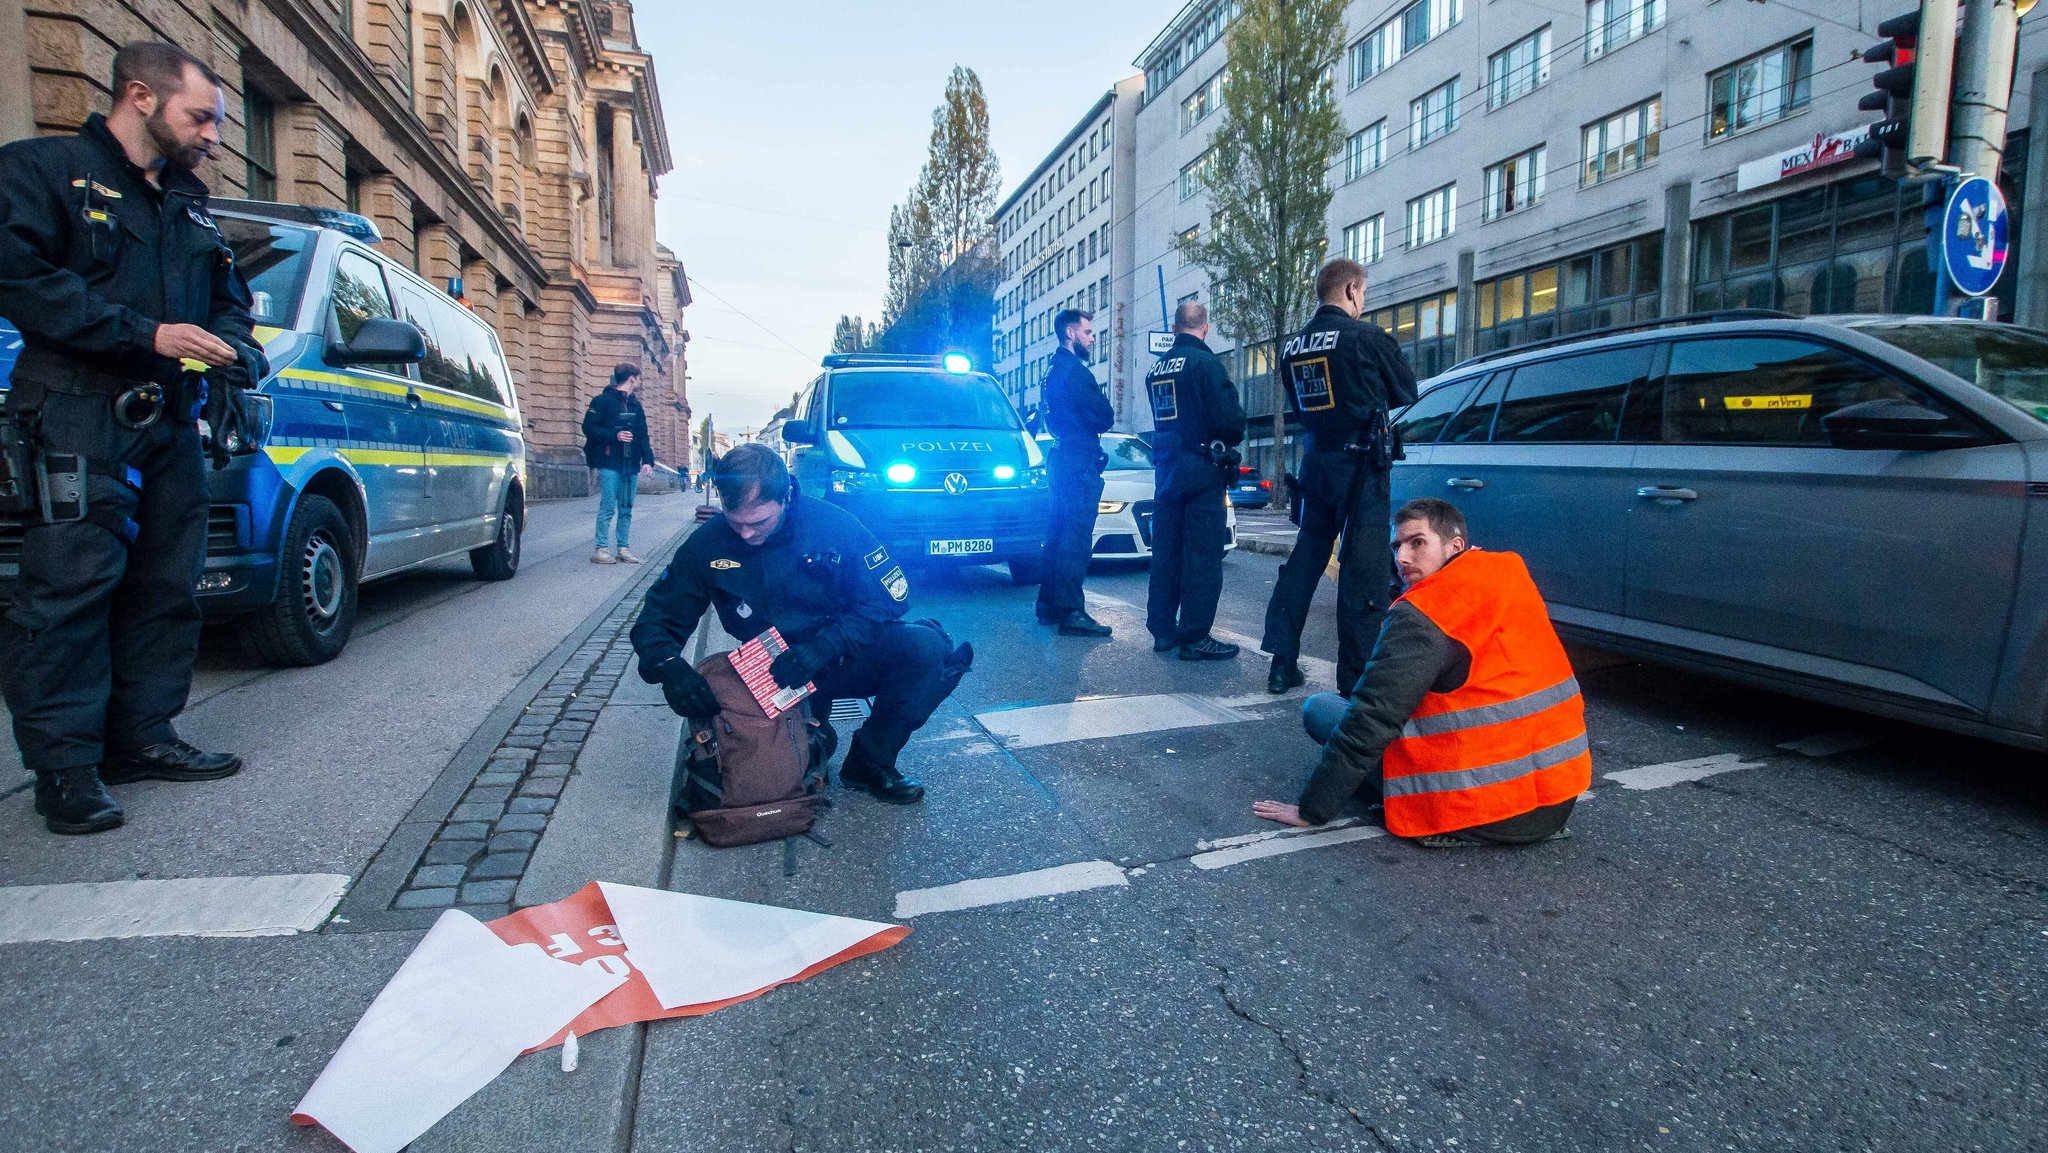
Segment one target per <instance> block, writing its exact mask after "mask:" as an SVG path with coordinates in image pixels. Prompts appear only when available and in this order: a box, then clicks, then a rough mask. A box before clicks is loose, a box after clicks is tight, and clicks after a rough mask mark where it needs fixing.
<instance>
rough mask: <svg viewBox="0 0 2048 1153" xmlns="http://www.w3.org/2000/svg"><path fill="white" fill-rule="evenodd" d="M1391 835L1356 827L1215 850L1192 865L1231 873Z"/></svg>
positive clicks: (1372, 827)
mask: <svg viewBox="0 0 2048 1153" xmlns="http://www.w3.org/2000/svg"><path fill="white" fill-rule="evenodd" d="M1386 835H1387V831H1386V830H1385V829H1382V828H1380V827H1379V826H1378V825H1354V826H1352V827H1350V828H1348V829H1333V830H1329V831H1326V832H1319V833H1305V834H1302V835H1300V836H1282V837H1276V838H1273V839H1270V840H1264V841H1255V842H1253V843H1251V844H1248V845H1234V846H1232V847H1230V848H1228V849H1215V850H1212V851H1210V852H1207V853H1196V854H1195V855H1194V856H1192V857H1190V858H1188V863H1189V864H1191V865H1193V866H1194V867H1195V868H1197V869H1227V868H1229V867H1230V866H1232V865H1242V864H1244V863H1245V862H1246V861H1257V860H1263V859H1264V858H1266V857H1278V856H1282V855H1284V854H1286V853H1299V852H1302V851H1303V850H1305V849H1323V848H1328V847H1329V846H1331V845H1343V844H1348V843H1350V842H1352V841H1370V840H1372V839H1373V838H1375V837H1384V836H1386Z"/></svg>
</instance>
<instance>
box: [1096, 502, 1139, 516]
mask: <svg viewBox="0 0 2048 1153" xmlns="http://www.w3.org/2000/svg"><path fill="white" fill-rule="evenodd" d="M1129 507H1131V502H1130V501H1127V500H1103V501H1097V502H1095V515H1097V516H1115V515H1116V514H1117V513H1120V512H1122V511H1124V510H1125V509H1127V508H1129Z"/></svg>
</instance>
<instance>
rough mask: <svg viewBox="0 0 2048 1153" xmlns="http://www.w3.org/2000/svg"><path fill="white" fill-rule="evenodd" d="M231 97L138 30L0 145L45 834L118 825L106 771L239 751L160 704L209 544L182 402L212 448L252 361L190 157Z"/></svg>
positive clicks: (185, 639) (180, 764)
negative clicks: (101, 93)
mask: <svg viewBox="0 0 2048 1153" xmlns="http://www.w3.org/2000/svg"><path fill="white" fill-rule="evenodd" d="M225 115H226V110H225V105H224V102H223V100H222V96H221V87H220V79H219V77H217V76H216V75H214V73H213V72H212V71H211V70H209V69H208V68H207V67H206V65H205V64H204V63H202V62H201V61H200V60H199V59H198V58H197V57H194V56H192V55H191V54H190V53H187V52H185V51H183V50H182V49H179V48H177V47H174V46H172V45H169V44H161V43H155V42H137V43H133V44H129V45H127V46H126V47H124V48H122V49H121V50H120V51H119V52H117V53H116V54H115V56H114V75H113V108H112V111H110V112H109V113H108V114H106V115H104V116H101V115H98V114H95V115H93V116H92V117H90V118H88V119H87V120H86V122H85V125H84V127H82V128H80V129H79V130H78V134H77V135H75V136H67V137H46V138H42V139H36V140H23V141H18V142H16V143H14V144H10V145H8V146H6V147H5V148H4V149H0V316H6V317H7V318H8V319H9V320H11V321H13V322H14V324H15V326H16V327H18V328H19V329H20V330H21V334H22V342H23V348H22V351H21V355H20V359H19V360H18V361H17V362H16V364H15V366H14V372H13V388H12V393H11V395H10V397H9V399H8V402H7V403H8V411H7V416H6V420H5V421H4V422H0V426H4V427H0V450H4V451H0V511H4V512H6V513H7V514H9V515H11V516H14V517H18V518H20V519H21V520H22V521H23V535H22V541H21V577H20V581H19V583H18V584H17V585H16V587H15V590H14V601H13V604H12V605H10V606H9V607H8V609H7V613H6V617H5V623H4V625H0V680H4V688H5V692H6V698H7V705H8V708H9V710H10V711H11V712H12V713H13V716H14V739H15V743H16V744H17V745H18V746H19V747H20V749H21V759H22V762H23V764H24V765H26V766H27V767H28V768H29V769H31V770H33V771H34V772H35V774H36V786H35V810H36V812H37V813H39V814H40V815H41V816H42V817H43V819H44V822H45V824H46V825H47V826H48V827H49V828H50V830H51V831H52V832H57V833H93V832H98V831H100V830H102V829H111V828H113V827H115V826H116V825H119V824H120V823H121V821H122V819H123V813H122V809H121V806H120V804H119V803H118V802H116V801H115V800H114V798H113V797H112V796H110V795H108V793H107V790H106V787H105V786H107V785H110V784H113V785H118V784H124V783H126V782H129V781H139V780H161V781H202V780H212V779H215V778H218V777H225V776H229V775H231V774H233V773H235V772H237V771H238V770H240V768H241V767H242V761H241V758H240V757H237V756H234V755H232V754H229V753H208V752H202V751H200V750H199V749H196V748H194V747H192V746H191V745H189V744H187V743H185V742H184V741H182V740H180V739H179V738H178V735H177V732H176V731H175V730H174V729H173V728H172V726H171V721H172V718H174V717H176V716H177V715H178V714H179V713H180V712H182V711H183V710H184V707H185V700H186V697H187V695H188V694H189V693H190V691H191V687H192V661H193V657H194V655H195V653H196V651H197V649H198V644H199V603H198V600H197V598H196V596H195V594H194V585H195V583H196V582H197V581H198V579H199V575H200V572H201V568H202V566H203V564H204V562H205V558H206V519H207V486H206V475H205V472H204V471H203V468H202V465H201V456H202V444H201V440H200V434H199V432H198V430H197V427H196V424H195V421H196V420H197V418H198V417H199V416H200V415H202V414H203V415H205V416H206V417H207V418H208V420H209V422H210V423H211V424H212V428H213V430H214V432H215V434H216V435H215V447H214V449H213V453H214V463H215V467H221V466H222V465H224V464H225V463H226V448H225V446H226V444H227V443H228V442H229V440H230V437H229V435H228V434H229V431H230V428H231V426H232V424H233V416H234V414H235V412H236V403H235V402H236V399H237V393H238V391H239V389H241V388H244V387H248V386H250V385H252V384H254V383H256V382H257V381H259V380H260V379H261V377H262V375H263V373H264V371H265V369H264V364H263V354H262V352H261V350H260V348H259V347H258V345H257V344H256V342H255V340H254V338H253V337H252V336H251V331H250V326H251V321H250V316H249V306H250V295H249V289H248V286H247V285H246V284H245V283H244V282H243V280H242V276H241V274H240V272H238V271H237V270H236V268H235V263H234V254H233V252H232V251H231V250H230V249H229V247H228V245H227V243H226V241H225V240H223V239H222V237H221V234H220V230H219V229H218V228H217V227H215V225H214V223H213V218H212V217H211V216H209V215H208V214H207V209H206V195H207V194H206V186H205V185H203V184H201V183H200V182H199V179H198V177H196V176H194V175H193V169H194V168H195V167H197V166H198V165H199V164H200V163H201V162H203V161H204V160H206V159H207V157H208V156H210V155H211V154H212V153H213V151H214V150H215V149H216V148H218V147H219V146H220V126H221V122H222V120H223V119H224V117H225ZM181 361H186V362H192V361H196V362H200V363H202V364H204V365H205V366H207V372H206V373H205V374H204V375H203V376H202V375H201V374H199V373H197V372H194V373H187V372H185V371H184V370H183V369H182V368H181V367H180V362H181ZM209 388H210V392H211V403H208V394H209Z"/></svg>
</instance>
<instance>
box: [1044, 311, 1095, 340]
mask: <svg viewBox="0 0 2048 1153" xmlns="http://www.w3.org/2000/svg"><path fill="white" fill-rule="evenodd" d="M1094 319H1095V314H1094V313H1092V312H1089V311H1087V310H1085V309H1080V308H1062V309H1060V310H1059V311H1058V312H1055V313H1053V316H1052V338H1053V339H1054V340H1057V341H1060V342H1062V343H1064V342H1065V341H1066V339H1067V329H1069V328H1071V327H1073V326H1074V325H1077V324H1079V323H1081V322H1082V321H1084V320H1094Z"/></svg>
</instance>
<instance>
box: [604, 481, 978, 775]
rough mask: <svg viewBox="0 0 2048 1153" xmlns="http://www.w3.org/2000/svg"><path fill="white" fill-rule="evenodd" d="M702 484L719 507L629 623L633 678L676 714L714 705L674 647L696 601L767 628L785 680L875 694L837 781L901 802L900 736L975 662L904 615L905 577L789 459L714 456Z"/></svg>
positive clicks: (699, 713)
mask: <svg viewBox="0 0 2048 1153" xmlns="http://www.w3.org/2000/svg"><path fill="white" fill-rule="evenodd" d="M711 484H712V485H713V487H715V488H716V489H717V490H718V499H719V503H720V504H721V505H722V506H723V507H724V515H723V516H719V517H714V518H712V519H711V520H708V521H705V522H704V523H703V524H702V525H700V526H698V528H697V530H696V531H695V532H692V533H691V534H690V539H688V540H686V541H684V542H683V547H682V548H681V549H680V550H678V551H677V553H676V557H675V560H674V561H673V562H671V563H670V565H669V566H668V569H667V571H665V572H663V573H662V574H661V579H660V580H658V581H656V582H655V583H654V587H653V588H651V589H649V590H648V591H647V600H646V603H645V604H643V605H642V606H641V608H640V620H639V621H638V622H637V623H636V624H634V626H633V650H634V652H636V653H637V654H639V657H640V676H641V678H642V679H643V680H645V681H647V682H648V683H649V684H659V685H661V686H662V692H663V695H664V696H666V697H667V698H668V703H669V707H670V708H672V709H674V710H675V711H676V712H677V713H678V714H680V715H682V716H686V717H696V718H703V717H708V716H711V715H712V714H714V713H716V712H717V711H718V701H717V699H716V698H715V697H714V696H713V695H712V692H711V686H710V685H709V684H708V683H707V682H706V681H705V680H704V677H703V675H702V674H700V673H698V672H697V670H696V669H695V668H694V667H692V665H691V663H690V660H689V657H688V656H687V654H686V653H685V652H684V645H686V644H687V643H688V642H689V639H690V634H691V633H693V632H694V631H696V628H697V622H698V621H699V620H701V619H702V618H703V616H704V610H705V609H706V608H707V607H715V608H716V609H717V610H718V622H719V624H720V625H722V626H724V628H725V631H726V632H728V633H731V634H732V635H733V636H734V637H735V638H737V639H739V640H740V641H742V642H744V641H749V640H752V639H753V638H755V637H757V636H759V635H761V634H762V633H764V632H766V631H767V630H768V629H769V628H770V627H771V626H772V627H774V628H775V629H777V630H778V631H780V632H781V634H782V637H783V639H784V640H785V641H787V642H789V646H790V647H789V651H788V652H785V653H783V654H782V655H781V656H779V657H777V658H775V663H774V664H773V665H771V666H769V673H770V675H772V676H773V677H774V678H775V682H776V683H777V684H779V685H781V686H783V687H784V688H795V687H797V686H799V685H802V684H804V683H806V682H812V683H815V684H816V685H817V693H816V696H815V698H814V699H813V702H812V707H813V709H814V710H815V712H816V714H817V715H818V716H820V717H823V716H826V715H829V714H830V712H831V709H832V702H833V701H834V700H835V699H840V698H847V697H873V698H874V702H875V704H874V712H873V714H872V715H871V716H869V717H868V720H867V723H866V724H864V725H862V726H861V727H860V730H859V731H858V732H856V733H854V735H853V741H852V743H851V745H850V747H849V748H848V749H847V753H846V759H845V761H844V762H842V763H841V765H840V769H839V780H840V783H841V784H843V785H846V786H847V787H848V788H853V789H860V790H863V791H865V792H867V793H870V794H872V795H873V796H874V797H875V798H876V799H877V800H882V801H887V802H889V803H891V804H896V805H909V804H915V803H916V802H918V801H920V800H922V799H923V798H924V787H923V786H922V785H919V784H918V783H917V782H916V781H913V780H909V779H907V778H906V777H904V776H903V774H902V773H901V772H899V771H898V770H897V768H896V758H897V756H898V755H899V754H901V753H902V751H903V746H904V745H905V744H907V743H908V742H909V740H910V734H912V733H914V732H916V731H917V730H918V729H920V728H922V727H923V726H924V723H925V722H926V721H928V720H930V719H931V715H932V712H933V710H935V709H937V708H938V707H939V704H940V703H941V702H943V701H944V700H945V699H946V698H947V697H948V696H950V695H951V694H952V692H953V689H954V687H955V686H956V685H958V684H959V683H960V678H961V677H962V676H963V675H965V674H966V672H967V669H968V666H969V665H971V664H972V663H973V660H974V650H973V648H972V647H971V646H969V645H960V646H958V647H957V648H956V647H954V645H953V642H952V640H951V639H950V638H948V637H947V636H946V634H945V632H944V631H943V630H942V629H940V628H939V627H938V626H937V624H936V623H934V622H931V621H905V620H903V619H902V618H903V614H904V611H905V610H906V609H907V608H908V607H909V600H910V582H909V579H908V578H907V577H905V576H904V574H903V567H902V566H901V565H899V564H898V563H897V562H896V561H895V559H894V558H892V557H890V555H889V552H888V550H887V549H885V548H883V547H882V545H881V544H880V543H879V542H877V541H876V540H875V538H874V534H872V533H870V532H868V530H867V528H866V527H865V526H863V525H862V524H861V523H860V521H858V520H856V519H854V517H853V515H852V514H850V513H848V512H846V511H845V510H844V509H841V508H839V507H837V506H835V505H831V504H828V503H826V502H825V501H821V500H816V499H814V498H811V497H807V496H803V495H802V494H800V493H797V492H795V491H794V489H793V486H792V484H791V481H790V477H789V469H788V468H787V467H786V466H785V465H784V464H783V463H782V458H781V457H779V456H777V455H775V453H774V452H773V451H771V450H770V449H769V448H767V447H766V446H765V445H759V444H743V445H740V446H739V447H737V448H735V449H733V450H732V451H730V452H728V453H726V454H725V455H724V456H723V457H720V458H719V460H718V462H717V464H716V465H714V466H713V470H712V474H711Z"/></svg>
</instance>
